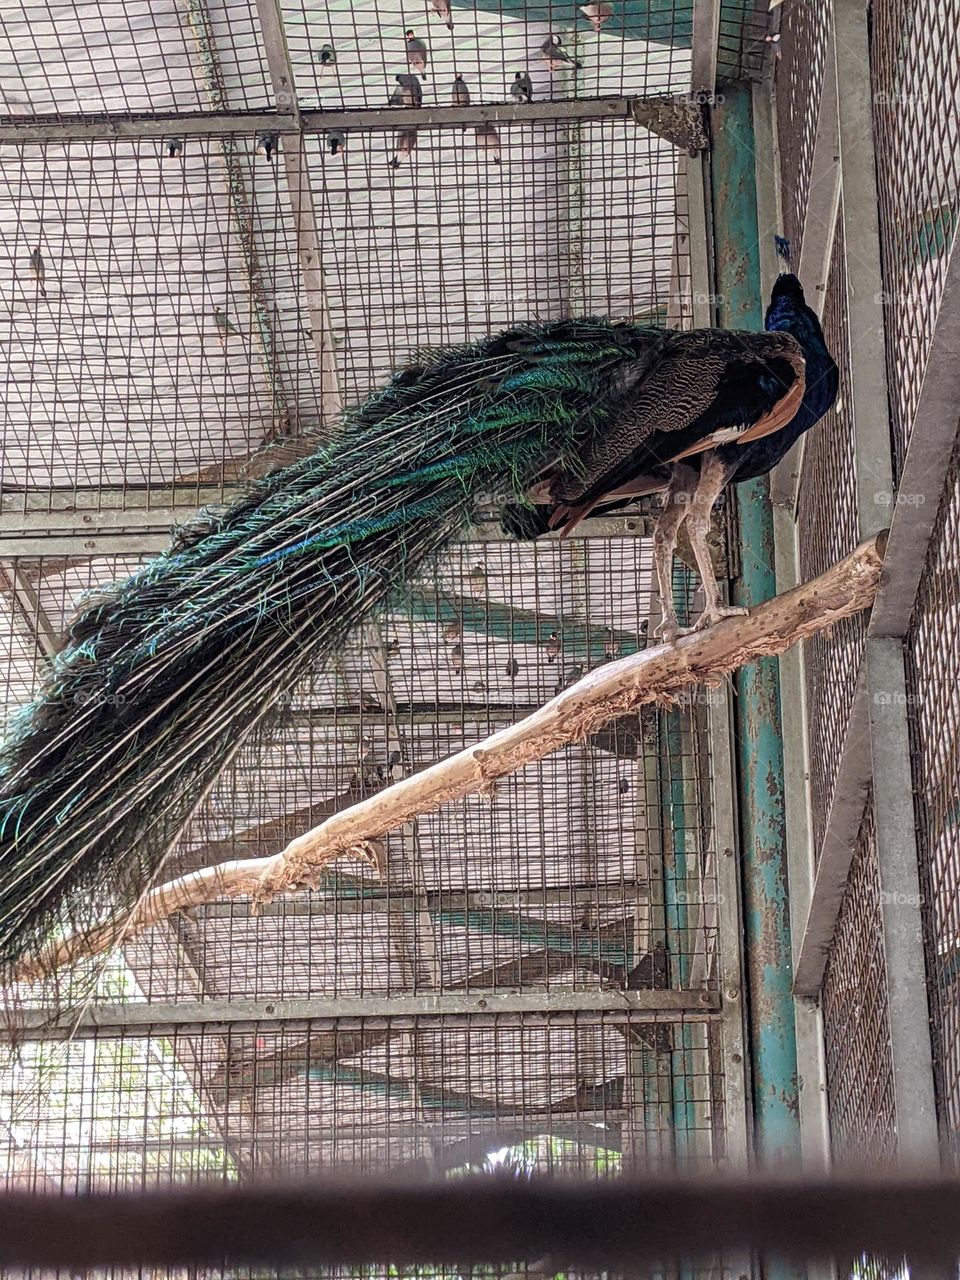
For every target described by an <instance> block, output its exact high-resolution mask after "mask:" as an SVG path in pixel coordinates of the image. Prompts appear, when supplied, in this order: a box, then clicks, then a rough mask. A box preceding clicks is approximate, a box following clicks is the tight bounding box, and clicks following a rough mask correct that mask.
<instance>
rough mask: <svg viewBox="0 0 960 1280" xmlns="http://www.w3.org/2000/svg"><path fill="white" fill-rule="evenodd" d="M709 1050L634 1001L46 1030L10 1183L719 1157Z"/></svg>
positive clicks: (83, 1183) (12, 1147)
mask: <svg viewBox="0 0 960 1280" xmlns="http://www.w3.org/2000/svg"><path fill="white" fill-rule="evenodd" d="M711 1045H712V1035H711V1033H710V1024H709V1023H706V1022H704V1021H696V1022H684V1021H682V1020H679V1019H676V1018H673V1019H671V1018H670V1017H668V1016H667V1015H660V1016H655V1015H638V1014H630V1013H627V1012H624V1013H616V1014H608V1015H603V1016H599V1015H589V1014H586V1013H583V1014H575V1015H565V1016H554V1017H551V1018H549V1019H544V1018H543V1017H538V1018H535V1019H525V1018H523V1017H513V1018H510V1017H506V1016H502V1015H501V1016H494V1015H490V1016H473V1017H468V1016H464V1017H458V1018H457V1017H453V1018H447V1019H445V1020H440V1019H437V1018H422V1017H421V1018H414V1019H402V1018H385V1019H380V1020H358V1021H354V1022H352V1023H350V1024H349V1025H348V1024H346V1023H344V1022H343V1021H340V1022H326V1023H322V1022H310V1023H306V1024H303V1025H302V1026H298V1027H296V1028H292V1027H291V1028H286V1029H285V1028H284V1027H283V1025H282V1024H277V1023H270V1022H267V1023H256V1024H252V1025H250V1026H249V1027H247V1028H242V1029H237V1030H234V1029H227V1030H225V1031H222V1032H221V1031H217V1033H215V1034H214V1033H212V1032H210V1031H207V1030H204V1029H203V1028H202V1027H189V1026H184V1027H182V1028H180V1029H178V1030H176V1031H174V1032H172V1033H171V1034H169V1035H156V1034H141V1035H138V1034H135V1033H131V1032H127V1033H120V1032H117V1033H109V1032H105V1031H98V1032H97V1033H96V1034H95V1035H94V1036H93V1037H92V1038H78V1039H74V1040H73V1041H71V1042H68V1043H56V1042H52V1041H47V1042H33V1041H31V1042H27V1043H24V1044H22V1045H21V1046H20V1047H19V1049H18V1051H17V1053H16V1055H14V1056H11V1057H8V1058H7V1059H6V1061H5V1062H4V1063H3V1065H2V1069H0V1151H2V1152H3V1156H4V1160H5V1166H6V1167H5V1175H4V1177H3V1179H0V1185H2V1186H4V1187H5V1188H7V1189H9V1188H10V1187H11V1186H18V1187H21V1188H32V1189H41V1188H44V1189H49V1188H53V1187H55V1188H56V1189H57V1190H61V1191H66V1192H69V1193H77V1192H81V1191H86V1190H97V1189H110V1190H115V1189H122V1188H124V1187H134V1186H136V1187H140V1186H144V1185H147V1186H150V1185H153V1186H157V1185H164V1184H169V1183H172V1182H181V1181H184V1180H190V1181H194V1180H199V1179H204V1180H209V1179H211V1178H213V1179H234V1178H239V1177H248V1176H250V1175H252V1174H254V1173H259V1174H270V1173H273V1174H276V1173H278V1172H283V1173H284V1174H286V1175H290V1176H296V1175H298V1174H301V1175H302V1174H306V1173H308V1172H309V1173H314V1174H315V1173H317V1172H318V1171H320V1170H323V1169H330V1168H338V1169H342V1170H346V1169H350V1170H353V1171H356V1172H365V1173H374V1172H377V1171H380V1172H384V1171H386V1170H388V1169H391V1170H404V1171H406V1172H407V1173H409V1174H411V1175H412V1174H425V1173H429V1174H432V1175H435V1176H438V1177H445V1176H449V1175H451V1174H456V1173H462V1172H466V1171H468V1170H483V1169H491V1170H492V1169H493V1168H494V1167H495V1166H496V1165H497V1164H498V1163H500V1164H502V1163H503V1162H504V1160H506V1159H511V1160H515V1161H516V1163H517V1164H518V1165H519V1166H520V1167H521V1168H522V1169H524V1170H526V1171H538V1172H550V1173H554V1174H560V1175H572V1174H579V1175H584V1174H595V1175H598V1176H609V1175H616V1174H618V1173H620V1172H625V1171H627V1170H628V1169H630V1168H637V1167H638V1166H641V1165H645V1164H647V1163H648V1162H649V1161H650V1159H651V1158H657V1159H660V1158H664V1157H665V1156H667V1155H668V1154H669V1155H671V1156H675V1157H676V1158H677V1159H679V1160H680V1162H681V1163H685V1164H690V1163H693V1164H699V1163H703V1162H710V1161H712V1160H714V1159H716V1157H717V1156H718V1155H720V1154H722V1151H723V1143H722V1114H721V1113H720V1111H719V1109H718V1108H719V1103H718V1101H717V1097H716V1089H715V1082H714V1075H713V1073H714V1071H715V1070H716V1063H715V1061H714V1053H713V1049H712V1047H711Z"/></svg>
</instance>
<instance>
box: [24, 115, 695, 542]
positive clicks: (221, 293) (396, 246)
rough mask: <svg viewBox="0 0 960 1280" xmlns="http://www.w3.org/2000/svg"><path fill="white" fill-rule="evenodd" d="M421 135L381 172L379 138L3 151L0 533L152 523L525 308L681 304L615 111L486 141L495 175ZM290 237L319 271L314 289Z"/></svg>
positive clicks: (663, 220)
mask: <svg viewBox="0 0 960 1280" xmlns="http://www.w3.org/2000/svg"><path fill="white" fill-rule="evenodd" d="M420 132H421V134H422V137H421V138H420V140H419V144H418V147H417V151H416V153H415V154H414V156H413V157H411V158H410V161H409V164H405V165H404V167H403V168H401V169H397V170H394V169H392V168H391V167H390V158H391V156H392V155H393V152H394V150H395V146H396V143H395V138H394V134H393V131H391V132H390V133H389V134H386V133H367V132H360V133H352V134H350V135H349V137H348V138H347V145H346V149H345V150H343V151H340V152H339V153H338V154H337V155H332V154H331V153H330V151H329V148H328V146H327V143H326V140H325V139H321V138H316V137H315V138H313V139H309V140H308V141H307V143H306V144H305V147H304V151H303V153H302V155H300V154H298V155H297V156H294V155H293V154H292V149H293V148H294V147H295V146H296V144H295V143H289V144H287V145H286V149H285V150H284V151H282V153H281V157H282V159H283V163H280V162H277V161H275V162H274V163H272V164H271V163H269V162H268V161H266V160H264V159H263V158H262V157H260V156H257V155H256V154H255V139H254V138H252V137H251V138H237V139H222V140H221V139H216V138H191V139H189V140H188V141H187V142H186V143H185V144H184V151H183V154H182V155H178V156H173V157H171V156H169V155H167V154H166V144H165V143H164V142H162V141H161V140H148V141H140V142H131V143H121V142H115V143H103V144H101V143H97V144H95V145H92V146H91V144H88V143H84V144H79V143H70V144H64V145H49V146H47V147H45V148H40V147H23V148H20V149H19V150H18V151H17V152H16V153H14V154H15V155H17V156H18V158H19V163H17V162H16V161H13V162H8V163H7V164H5V165H4V168H3V177H2V178H0V184H2V185H0V206H3V207H4V208H5V211H6V213H5V217H4V219H3V222H2V224H0V226H2V236H3V249H2V252H3V255H4V257H5V258H6V260H7V267H8V270H6V271H4V272H3V273H2V274H0V280H2V283H0V290H2V292H3V304H4V320H3V324H4V328H5V329H6V330H7V337H8V341H7V342H6V343H5V344H4V351H5V354H4V362H3V363H4V377H3V382H4V393H5V394H4V404H3V410H2V432H3V434H2V447H3V464H2V473H0V486H2V501H3V508H2V511H0V518H7V519H8V524H9V526H10V527H17V528H20V527H22V526H23V519H22V517H23V515H24V514H25V513H26V512H28V511H29V512H30V513H31V514H33V515H36V513H38V512H41V511H44V512H46V513H48V514H51V515H52V513H53V512H54V511H55V510H64V511H66V510H67V509H75V508H81V507H82V508H83V509H84V510H85V511H88V512H89V511H90V510H94V511H96V510H104V509H108V508H111V507H115V508H121V509H128V508H134V507H136V508H137V509H138V512H139V514H138V516H137V520H138V521H143V520H145V519H147V518H148V516H147V515H146V513H148V512H150V511H151V510H153V511H158V512H160V513H161V514H160V516H159V517H158V521H155V523H157V522H159V523H161V524H162V521H163V513H164V512H165V511H166V509H167V508H168V507H169V506H170V505H171V503H176V504H179V505H185V506H187V507H189V506H195V505H197V503H198V501H200V500H210V499H211V497H216V496H217V486H218V485H222V484H223V482H224V481H229V480H230V479H233V478H235V477H236V476H237V475H238V474H241V473H243V472H244V470H245V469H248V468H249V466H250V460H251V458H255V457H256V456H257V455H258V453H259V452H260V451H262V450H263V449H264V447H265V446H267V445H269V444H270V442H271V441H275V440H276V439H277V438H283V439H286V438H288V437H291V436H292V437H300V436H306V437H307V439H308V440H309V436H310V434H311V433H314V432H316V431H318V430H322V429H323V428H324V427H325V426H326V425H329V424H330V423H331V422H332V421H333V417H334V414H335V412H336V409H337V407H338V406H339V404H340V403H341V401H342V399H343V397H344V396H345V397H346V398H347V399H348V400H355V399H357V398H359V397H361V396H363V395H365V394H366V393H367V392H369V390H370V389H371V388H372V387H373V386H374V385H376V384H377V383H378V382H380V381H382V380H383V379H384V378H385V377H386V376H387V375H388V374H389V372H391V371H392V370H393V369H394V368H396V367H397V366H398V365H401V364H403V363H405V362H407V361H408V360H409V358H410V356H411V354H412V353H413V352H414V351H415V349H416V348H417V347H418V346H423V345H426V344H433V345H435V344H437V343H438V342H458V341H466V340H470V339H474V338H477V337H479V336H481V335H482V334H484V333H486V332H489V331H490V330H491V329H496V328H498V327H500V326H504V325H506V324H508V323H511V322H514V321H516V320H520V319H529V318H530V317H531V316H539V317H540V318H541V319H549V318H556V317H558V316H561V315H566V314H584V313H603V314H609V315H612V316H615V317H629V316H635V317H637V318H641V319H648V320H665V319H667V318H668V313H669V311H670V307H671V303H673V304H674V309H675V310H676V309H677V306H678V305H679V304H678V300H679V299H681V298H686V297H688V295H689V292H690V279H689V265H688V263H689V256H688V255H689V246H688V243H687V240H688V235H689V227H688V221H687V207H686V196H685V192H684V190H683V188H682V183H681V180H680V173H679V163H680V162H679V160H678V155H679V153H678V152H677V151H676V150H675V148H673V147H672V146H671V145H670V144H669V143H666V142H663V141H662V140H660V139H657V138H655V137H654V136H653V135H651V134H648V133H646V132H645V131H643V130H640V129H638V128H637V127H636V126H634V125H633V124H628V123H620V122H614V121H609V122H606V121H605V122H602V123H600V122H596V123H582V124H578V125H564V126H534V127H530V126H527V127H524V128H520V127H512V128H506V127H501V130H500V138H501V145H502V151H503V161H502V163H501V164H497V163H494V161H493V159H491V157H490V155H489V154H488V153H487V152H485V151H481V150H480V149H479V148H478V147H477V145H476V139H475V137H474V132H475V131H474V130H472V129H471V130H469V131H468V132H466V133H462V132H460V131H453V132H451V131H449V130H446V131H444V130H435V131H427V130H421V131H420ZM288 152H290V153H291V154H288ZM311 187H312V188H313V189H312V190H311ZM306 222H310V223H312V224H313V229H312V230H311V231H309V235H310V236H312V240H313V242H314V243H316V242H319V243H320V244H322V246H323V252H322V260H323V264H324V269H325V270H324V275H323V277H322V278H320V279H319V280H315V281H313V285H315V286H316V287H312V286H311V287H308V288H304V287H303V283H302V281H303V277H302V272H301V256H302V254H303V253H304V252H306V248H305V244H304V242H303V241H302V239H301V240H300V241H298V229H299V232H300V236H301V237H302V236H303V235H304V234H305V232H304V224H305V223H306ZM38 246H39V248H40V250H41V253H42V257H43V263H44V279H43V281H38V280H37V279H36V278H35V276H34V274H33V273H32V271H31V265H30V264H31V255H32V253H33V251H34V250H35V249H36V248H37V247H38ZM307 283H308V286H310V281H309V280H308V282H307ZM687 314H689V306H688V307H687ZM335 366H336V367H335ZM25 490H33V491H35V492H34V493H31V494H30V495H29V496H26V495H24V491H25ZM171 490H173V491H172V492H171ZM54 491H56V498H54V496H53V495H54ZM134 491H137V492H136V496H133V492H134ZM44 492H46V493H47V494H48V497H47V499H46V500H44V498H43V496H42V495H43V493H44ZM48 524H49V522H48Z"/></svg>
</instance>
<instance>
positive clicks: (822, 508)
mask: <svg viewBox="0 0 960 1280" xmlns="http://www.w3.org/2000/svg"><path fill="white" fill-rule="evenodd" d="M845 255H846V245H845V240H844V235H843V218H842V211H841V216H840V218H839V219H838V222H837V231H836V239H835V242H834V249H833V260H832V262H831V266H830V274H829V277H828V281H827V296H826V299H825V301H824V309H823V329H824V336H825V338H826V342H827V346H828V348H829V349H830V351H831V352H833V355H834V358H835V359H836V361H837V365H838V366H839V369H840V390H839V393H838V396H837V399H836V402H835V404H834V406H833V408H832V409H831V410H830V411H829V413H827V414H826V415H825V417H824V418H823V421H822V422H820V423H819V424H818V426H817V427H816V429H815V430H814V431H812V432H811V433H810V434H809V435H808V436H807V437H806V444H805V448H804V455H803V474H802V476H801V480H800V490H799V495H798V501H797V527H798V539H799V550H800V570H801V578H802V579H803V580H804V581H808V580H809V579H810V578H813V577H815V576H816V575H817V574H819V573H823V572H824V571H825V570H826V569H828V568H829V567H830V565H832V564H834V563H836V561H837V560H839V559H841V558H842V557H843V556H845V555H847V554H849V553H850V552H851V551H853V550H854V548H855V547H856V545H857V542H858V540H859V516H858V512H857V493H856V463H855V459H854V439H853V431H854V424H853V415H854V412H855V410H854V405H853V399H852V396H851V394H850V334H849V331H848V324H847V310H846V298H847V277H846V266H845V261H846V259H845ZM864 635H865V624H864V619H863V615H862V614H857V615H856V616H854V617H852V618H847V619H844V620H843V621H842V622H839V623H838V624H837V625H836V626H835V627H833V628H831V631H830V632H825V631H821V632H819V633H818V634H817V635H815V636H813V637H812V638H811V639H810V640H808V641H807V642H806V644H805V679H806V686H807V706H808V723H809V734H810V771H811V780H810V787H811V794H812V801H813V831H814V847H815V849H816V850H817V852H818V853H819V850H820V846H821V843H822V840H823V833H824V830H825V828H826V823H827V817H828V815H829V812H830V804H831V801H832V799H833V792H834V786H835V783H836V777H837V770H838V768H839V764H840V753H841V751H842V749H843V742H844V734H845V732H846V727H847V721H848V719H849V716H850V711H851V709H852V707H853V700H854V697H855V695H856V687H857V677H858V673H859V670H860V660H861V657H862V654H863V644H864Z"/></svg>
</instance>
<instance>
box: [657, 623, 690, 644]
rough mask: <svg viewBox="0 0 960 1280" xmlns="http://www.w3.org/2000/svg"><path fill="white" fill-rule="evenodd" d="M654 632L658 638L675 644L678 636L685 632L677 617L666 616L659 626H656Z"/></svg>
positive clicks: (666, 642) (665, 642)
mask: <svg viewBox="0 0 960 1280" xmlns="http://www.w3.org/2000/svg"><path fill="white" fill-rule="evenodd" d="M653 634H654V635H655V636H656V638H657V639H658V640H662V641H663V643H664V644H673V642H674V641H675V640H676V639H677V637H678V636H681V635H682V634H683V632H682V631H681V630H680V628H679V627H678V626H677V620H676V618H675V617H674V618H671V617H669V616H668V617H666V618H664V619H663V621H662V622H661V623H660V625H659V626H658V627H655V628H654V632H653Z"/></svg>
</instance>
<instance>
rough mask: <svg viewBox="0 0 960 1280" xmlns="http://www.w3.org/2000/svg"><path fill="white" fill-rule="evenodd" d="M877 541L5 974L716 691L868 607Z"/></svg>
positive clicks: (257, 898)
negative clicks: (727, 679) (281, 841)
mask: <svg viewBox="0 0 960 1280" xmlns="http://www.w3.org/2000/svg"><path fill="white" fill-rule="evenodd" d="M885 545H886V533H881V534H879V535H878V536H877V537H876V538H874V539H871V540H870V541H869V542H865V543H864V544H863V545H862V546H860V547H858V548H857V550H856V551H854V552H853V553H852V554H851V555H849V556H847V557H846V559H844V560H841V561H840V562H839V563H838V564H836V565H834V566H833V567H832V568H830V569H828V570H827V572H826V573H824V574H821V575H820V577H819V578H815V579H814V580H813V581H812V582H809V583H806V584H805V585H804V586H800V587H796V588H794V589H793V590H792V591H787V592H785V593H784V594H783V595H780V596H775V597H774V598H773V599H772V600H767V601H766V602H765V603H764V604H761V605H758V606H757V607H756V608H754V609H753V610H752V611H751V612H750V614H749V615H748V616H747V617H735V618H725V619H723V620H722V621H721V622H718V623H717V624H716V625H714V626H712V627H709V628H707V629H706V630H704V631H700V632H694V633H693V634H692V635H688V636H684V637H682V638H681V639H680V640H678V641H677V642H676V643H675V644H672V645H658V646H657V647H656V648H653V649H645V650H643V651H642V652H640V653H636V654H633V655H631V656H630V657H627V658H621V659H619V660H618V661H615V662H609V663H606V664H604V665H603V666H601V667H598V668H596V669H595V670H593V671H590V672H588V673H587V674H586V675H585V676H584V677H583V679H581V680H579V681H578V682H577V683H576V684H573V685H571V686H570V687H569V688H568V689H564V690H563V692H562V693H560V694H559V695H558V696H557V697H555V698H553V699H552V700H551V701H550V702H548V703H547V704H546V705H545V706H543V707H541V708H540V709H539V710H538V711H535V712H534V713H533V714H532V715H529V716H527V717H526V718H525V719H523V720H518V721H517V722H516V723H515V724H512V725H510V726H509V727H508V728H506V729H502V730H500V731H499V732H498V733H495V734H492V735H491V736H490V737H488V738H486V739H484V740H483V741H482V742H479V743H477V744H476V745H475V746H472V747H468V748H466V750H464V751H460V752H458V753H457V754H456V755H454V756H450V757H449V758H448V759H447V760H442V761H440V762H438V763H437V764H435V765H432V766H431V767H430V768H428V769H425V770H423V771H422V772H420V773H417V774H413V775H411V776H410V777H408V778H404V779H402V780H401V781H400V782H397V783H395V784H394V785H393V786H391V787H387V788H385V789H384V790H383V791H380V792H377V793H376V794H375V795H372V796H369V797H368V798H367V799H365V800H362V801H360V803H359V804H355V805H352V806H351V807H350V808H348V809H343V810H341V811H340V812H339V813H335V814H333V815H332V816H331V817H329V818H328V819H327V820H326V821H325V822H322V823H321V824H320V825H319V826H317V827H314V828H313V829H312V830H310V831H307V832H305V833H304V834H303V835H302V836H298V837H297V838H296V839H295V840H292V841H291V842H290V844H288V845H287V847H286V848H285V849H283V850H282V851H281V852H280V853H277V854H274V855H273V856H272V857H266V858H248V859H242V860H239V861H230V862H223V863H221V864H220V865H219V866H215V867H206V868H203V869H202V870H199V871H194V872H192V873H190V874H188V875H184V876H180V877H179V878H178V879H176V880H172V881H170V882H169V883H168V884H165V885H161V886H159V887H158V888H156V889H153V890H151V891H150V892H149V893H147V894H145V895H144V896H143V898H142V899H141V900H140V902H139V904H138V905H137V906H136V907H135V908H134V910H133V911H132V912H128V913H126V914H125V915H123V916H119V915H118V916H117V917H115V918H114V919H112V920H110V921H108V922H107V923H106V924H104V925H102V926H100V927H99V928H98V929H95V930H92V931H91V932H89V933H83V934H75V935H73V936H72V937H68V938H66V939H64V940H63V941H61V942H59V943H57V944H54V945H52V946H50V947H49V948H48V949H47V950H46V951H44V952H43V953H42V954H41V955H39V956H38V957H35V958H32V959H30V960H27V961H25V962H24V963H23V964H22V965H21V966H20V968H19V969H18V971H17V972H16V974H15V977H16V979H17V980H19V981H32V980H35V979H36V978H39V977H41V976H43V975H44V974H46V973H49V972H51V971H52V970H54V969H56V968H59V967H60V966H62V965H65V964H69V963H73V962H75V961H78V960H81V959H85V958H88V957H90V956H94V955H97V954H99V953H101V952H103V951H106V950H109V949H110V948H112V947H114V946H116V945H117V944H118V943H119V942H121V941H124V940H125V939H127V938H128V937H129V936H130V935H131V934H132V933H134V932H137V931H139V930H141V929H145V928H147V927H148V926H149V925H153V924H156V923H157V922H158V921H160V920H164V919H166V918H167V917H168V916H171V915H173V913H174V912H176V911H183V910H186V909H187V908H189V907H196V906H200V905H201V904H203V903H205V902H211V901H213V900H214V899H216V898H220V897H249V898H251V899H252V900H253V901H254V902H265V901H269V900H270V899H271V898H273V897H274V896H276V895H277V894H279V893H285V892H289V891H291V890H297V889H304V888H309V887H312V886H313V885H315V884H316V881H317V877H318V876H319V874H320V872H321V870H322V869H323V868H324V867H326V866H327V865H328V864H329V863H330V862H332V861H334V860H335V859H337V858H342V857H345V856H349V857H353V858H358V857H359V858H366V859H367V860H369V861H373V862H374V863H376V864H377V865H379V864H378V862H377V860H378V856H379V855H378V852H377V850H378V845H377V842H378V841H379V839H380V838H381V837H382V836H384V835H386V834H387V832H389V831H392V830H394V829H395V828H397V827H401V826H403V825H404V823H407V822H411V821H413V820H414V819H415V818H417V817H419V816H420V815H421V814H424V813H431V812H434V811H435V810H437V809H439V808H441V807H442V806H443V805H445V804H449V803H451V802H452V801H455V800H461V799H463V797H465V796H468V795H473V794H477V793H481V794H484V795H487V796H490V797H492V796H493V795H494V792H495V788H496V782H497V779H498V778H502V777H504V776H506V775H507V774H511V773H514V772H516V771H517V770H518V769H522V768H523V767H524V766H525V765H528V764H531V763H532V762H534V761H536V760H540V759H542V758H543V757H544V756H546V755H549V754H550V753H551V752H553V751H558V750H559V749H560V748H561V747H566V746H569V745H570V744H572V743H575V742H579V741H581V740H582V739H584V738H585V737H587V736H588V735H589V734H590V733H593V732H595V731H596V730H597V729H599V728H600V727H601V726H602V725H604V724H605V723H606V722H607V721H609V720H611V719H613V718H614V717H616V716H619V715H623V714H624V713H625V712H629V711H632V710H634V709H635V708H637V707H638V706H641V705H643V704H644V703H661V704H668V703H670V702H673V701H675V700H676V699H677V698H678V697H679V696H680V694H681V693H682V691H683V690H684V689H685V688H686V687H687V686H689V685H692V684H716V683H717V682H718V681H719V680H720V679H721V677H723V676H725V675H728V674H729V673H730V672H732V671H735V670H736V669H737V668H738V667H742V666H744V665H746V664H747V663H750V662H752V661H754V660H756V659H757V658H761V657H767V656H771V655H775V654H779V653H783V652H784V650H786V649H788V648H790V646H791V645H793V644H796V643H797V641H799V640H803V639H805V638H806V637H807V636H810V635H813V634H814V633H816V632H818V631H822V630H823V629H824V628H826V627H830V626H832V625H833V624H834V623H836V622H838V621H839V620H840V619H841V618H845V617H848V616H850V615H851V614H854V613H859V612H860V611H861V610H863V609H867V608H869V607H870V605H871V603H872V602H873V598H874V596H875V594H876V590H877V586H878V583H879V581H880V573H881V569H882V567H883V551H884V547H885Z"/></svg>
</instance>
